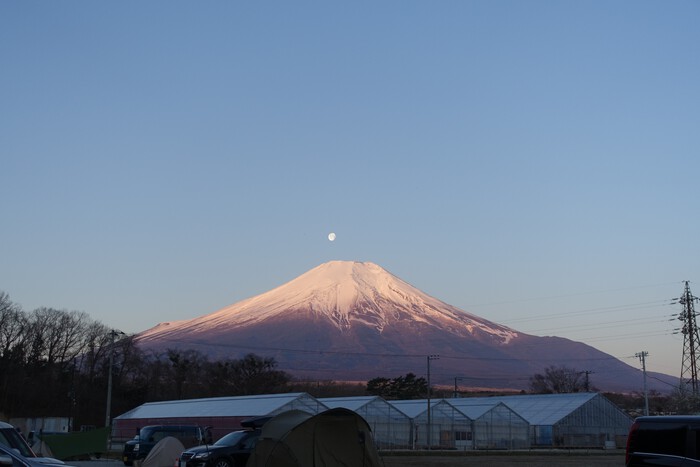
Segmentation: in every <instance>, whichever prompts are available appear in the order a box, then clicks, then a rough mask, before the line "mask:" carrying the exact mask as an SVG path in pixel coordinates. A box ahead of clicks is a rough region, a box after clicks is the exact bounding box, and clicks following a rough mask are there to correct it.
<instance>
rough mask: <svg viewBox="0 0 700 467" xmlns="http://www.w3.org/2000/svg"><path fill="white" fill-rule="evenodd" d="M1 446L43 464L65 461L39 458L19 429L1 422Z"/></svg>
mask: <svg viewBox="0 0 700 467" xmlns="http://www.w3.org/2000/svg"><path fill="white" fill-rule="evenodd" d="M0 446H5V447H7V448H10V449H12V450H13V451H14V452H15V453H17V454H19V455H20V456H22V457H25V458H27V459H30V460H32V461H37V462H39V463H41V464H63V461H60V460H58V459H54V458H53V457H39V456H37V455H36V454H35V453H34V451H32V448H31V447H30V446H29V444H28V443H27V441H26V440H25V439H24V437H23V436H22V435H21V434H20V433H19V431H17V428H15V427H14V426H12V425H10V424H9V423H5V422H0Z"/></svg>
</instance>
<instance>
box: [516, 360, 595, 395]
mask: <svg viewBox="0 0 700 467" xmlns="http://www.w3.org/2000/svg"><path fill="white" fill-rule="evenodd" d="M584 376H585V372H582V371H577V370H574V369H571V368H567V367H565V366H559V367H557V366H549V367H547V368H545V370H544V374H540V373H537V374H535V375H534V376H532V377H531V378H530V391H531V392H533V393H536V394H558V393H571V392H583V391H585V389H586V381H585V377H584Z"/></svg>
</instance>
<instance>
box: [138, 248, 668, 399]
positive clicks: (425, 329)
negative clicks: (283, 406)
mask: <svg viewBox="0 0 700 467" xmlns="http://www.w3.org/2000/svg"><path fill="white" fill-rule="evenodd" d="M136 340H137V343H138V345H139V346H140V347H141V348H144V349H151V350H164V349H166V348H180V349H187V348H192V349H195V350H198V351H200V352H202V353H204V354H207V355H209V356H211V357H213V358H222V357H232V358H237V357H240V356H242V355H244V354H246V353H251V352H252V353H256V354H258V355H261V356H265V357H268V356H271V357H274V358H275V359H276V360H277V362H278V364H279V366H278V368H279V369H281V370H285V371H287V372H289V373H291V374H293V375H296V376H298V377H299V378H302V379H307V378H308V379H314V380H316V379H321V380H335V381H366V380H367V379H371V378H375V377H378V376H382V377H387V378H393V377H396V376H402V375H405V374H406V373H409V372H412V373H415V374H416V375H418V376H425V375H426V374H427V371H428V368H430V371H431V383H433V384H446V385H452V384H457V383H459V386H460V387H482V388H510V389H526V388H527V387H528V384H529V378H530V377H531V376H532V375H534V374H536V373H542V372H543V371H544V369H545V368H546V367H548V366H552V365H555V366H565V367H567V368H573V369H576V370H579V371H587V372H590V373H589V374H590V380H591V384H592V385H593V386H595V387H597V388H598V389H600V390H605V391H619V392H623V391H641V387H642V384H643V381H642V374H641V372H640V371H639V370H638V369H636V368H634V367H631V366H629V365H627V364H625V363H624V362H622V361H620V360H617V359H616V358H615V357H613V356H611V355H608V354H605V353H603V352H601V351H599V350H596V349H595V348H593V347H591V346H588V345H586V344H583V343H580V342H574V341H571V340H568V339H563V338H559V337H538V336H533V335H528V334H524V333H521V332H518V331H516V330H514V329H511V328H509V327H506V326H503V325H500V324H496V323H494V322H491V321H488V320H486V319H484V318H481V317H479V316H476V315H473V314H470V313H467V312H465V311H462V310H460V309H458V308H456V307H454V306H451V305H448V304H446V303H444V302H442V301H440V300H438V299H436V298H434V297H431V296H430V295H428V294H426V293H424V292H422V291H420V290H419V289H417V288H415V287H413V286H412V285H410V284H408V283H407V282H405V281H403V280H401V279H399V278H398V277H396V276H394V275H392V274H391V273H389V272H387V271H386V270H384V269H382V268H381V267H379V266H378V265H376V264H373V263H361V262H352V261H331V262H328V263H324V264H321V265H320V266H317V267H316V268H314V269H312V270H310V271H308V272H306V273H304V274H302V275H301V276H299V277H297V278H296V279H293V280H291V281H290V282H287V283H286V284H284V285H281V286H279V287H277V288H275V289H273V290H271V291H269V292H266V293H263V294H261V295H258V296H255V297H252V298H249V299H246V300H243V301H240V302H238V303H235V304H233V305H230V306H227V307H225V308H222V309H221V310H219V311H216V312H214V313H210V314H207V315H204V316H200V317H198V318H194V319H189V320H183V321H175V322H167V323H161V324H158V325H157V326H155V327H154V328H152V329H149V330H147V331H144V332H142V333H140V334H138V335H137V336H136ZM438 355H439V357H438ZM428 356H432V357H430V358H429V357H428ZM656 376H657V377H658V378H660V379H666V380H668V381H673V382H674V383H675V379H672V378H671V377H670V376H667V375H656ZM655 381H656V380H653V379H652V380H650V382H649V387H650V389H657V390H660V391H664V392H666V391H668V388H669V387H670V386H668V385H666V384H660V383H655Z"/></svg>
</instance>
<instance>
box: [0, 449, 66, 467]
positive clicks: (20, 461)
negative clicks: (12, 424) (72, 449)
mask: <svg viewBox="0 0 700 467" xmlns="http://www.w3.org/2000/svg"><path fill="white" fill-rule="evenodd" d="M40 459H41V461H40ZM48 459H50V458H48V457H47V458H39V457H31V456H30V457H26V456H23V455H22V454H20V453H18V452H17V451H16V450H15V449H14V448H10V447H7V446H5V445H0V467H67V466H66V464H64V463H63V462H61V461H58V460H56V459H53V460H54V461H56V462H59V463H57V464H56V463H51V462H48Z"/></svg>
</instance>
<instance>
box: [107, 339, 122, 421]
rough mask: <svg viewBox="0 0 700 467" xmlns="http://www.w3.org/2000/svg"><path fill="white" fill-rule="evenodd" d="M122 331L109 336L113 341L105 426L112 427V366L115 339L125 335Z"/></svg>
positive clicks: (110, 347) (111, 343)
mask: <svg viewBox="0 0 700 467" xmlns="http://www.w3.org/2000/svg"><path fill="white" fill-rule="evenodd" d="M123 334H124V333H123V332H121V331H115V330H112V331H110V333H109V335H110V336H111V338H112V340H111V342H110V345H109V373H108V375H107V410H106V414H105V426H106V427H108V426H111V421H112V420H111V419H112V416H111V412H112V366H113V365H114V338H115V337H117V335H123Z"/></svg>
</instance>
